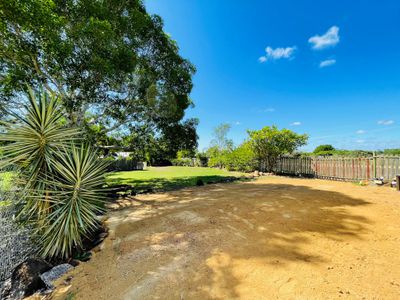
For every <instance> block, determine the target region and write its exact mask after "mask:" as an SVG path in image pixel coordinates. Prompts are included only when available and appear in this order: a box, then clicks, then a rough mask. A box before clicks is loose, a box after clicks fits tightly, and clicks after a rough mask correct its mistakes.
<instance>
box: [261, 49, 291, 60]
mask: <svg viewBox="0 0 400 300" xmlns="http://www.w3.org/2000/svg"><path fill="white" fill-rule="evenodd" d="M295 50H296V46H293V47H286V48H275V49H273V48H271V47H269V46H268V47H267V48H265V55H264V56H261V57H260V58H259V59H258V61H259V62H260V63H264V62H266V61H268V60H278V59H282V58H286V59H291V58H293V55H294V52H295Z"/></svg>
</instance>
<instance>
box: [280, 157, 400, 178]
mask: <svg viewBox="0 0 400 300" xmlns="http://www.w3.org/2000/svg"><path fill="white" fill-rule="evenodd" d="M274 171H275V172H276V173H278V174H286V175H302V176H309V177H316V178H325V179H336V180H348V181H354V180H370V179H373V178H380V177H383V178H384V179H385V180H391V179H393V178H395V177H396V175H400V156H372V157H281V158H280V159H278V161H277V163H276V166H275V168H274Z"/></svg>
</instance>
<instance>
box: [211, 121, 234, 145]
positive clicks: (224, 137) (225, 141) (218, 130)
mask: <svg viewBox="0 0 400 300" xmlns="http://www.w3.org/2000/svg"><path fill="white" fill-rule="evenodd" d="M230 129H231V125H229V124H221V125H218V126H217V127H215V128H214V132H213V136H214V138H213V139H212V140H211V147H215V148H216V149H218V150H220V151H229V150H231V149H232V148H233V141H232V140H231V139H229V138H228V133H229V130H230Z"/></svg>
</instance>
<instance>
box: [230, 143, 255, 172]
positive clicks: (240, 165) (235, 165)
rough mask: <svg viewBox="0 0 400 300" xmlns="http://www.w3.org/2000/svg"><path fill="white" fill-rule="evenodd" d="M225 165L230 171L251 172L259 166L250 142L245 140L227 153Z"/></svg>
mask: <svg viewBox="0 0 400 300" xmlns="http://www.w3.org/2000/svg"><path fill="white" fill-rule="evenodd" d="M225 167H226V168H227V170H229V171H241V172H251V171H254V170H255V169H256V168H257V160H256V157H255V155H254V152H253V151H252V149H251V146H250V144H249V142H244V143H243V144H242V145H240V146H239V147H237V148H236V149H234V150H233V151H232V152H230V153H228V154H227V155H226V157H225Z"/></svg>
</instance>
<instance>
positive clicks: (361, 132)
mask: <svg viewBox="0 0 400 300" xmlns="http://www.w3.org/2000/svg"><path fill="white" fill-rule="evenodd" d="M356 133H357V134H364V133H367V132H366V131H365V130H362V129H360V130H357V131H356Z"/></svg>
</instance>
